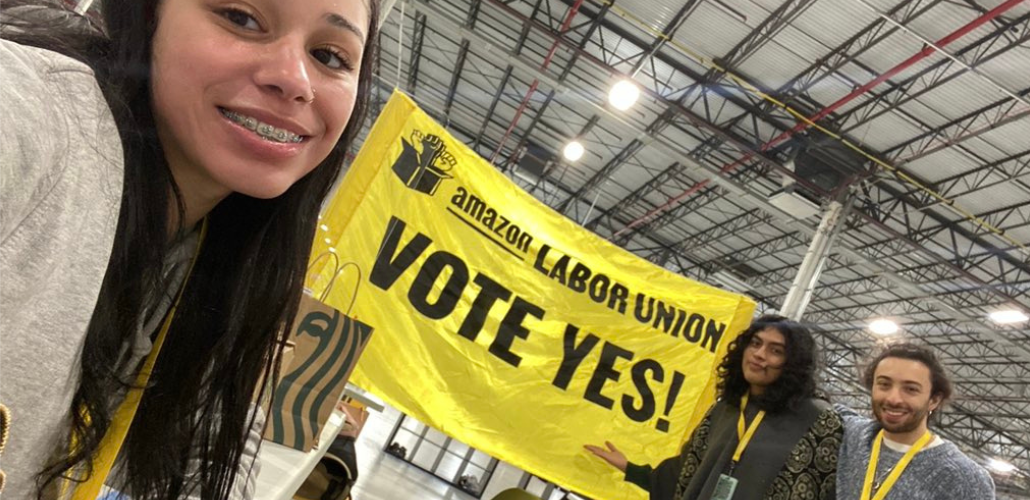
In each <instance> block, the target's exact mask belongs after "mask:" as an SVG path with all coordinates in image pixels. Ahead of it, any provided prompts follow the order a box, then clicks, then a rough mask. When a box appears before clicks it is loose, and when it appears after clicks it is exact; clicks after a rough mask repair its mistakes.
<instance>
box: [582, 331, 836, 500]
mask: <svg viewBox="0 0 1030 500" xmlns="http://www.w3.org/2000/svg"><path fill="white" fill-rule="evenodd" d="M815 359H816V348H815V341H814V340H813V339H812V335H811V334H810V333H809V332H808V329H807V328H805V327H804V326H802V325H800V324H798V323H795V322H793V321H790V320H788V319H787V318H784V317H781V316H762V317H760V318H758V319H756V320H755V321H754V322H752V323H751V326H749V327H748V328H747V329H746V330H744V332H742V333H741V334H740V336H738V337H737V338H736V339H735V340H734V341H733V342H732V343H731V344H730V346H729V349H728V351H727V353H726V357H725V358H723V361H722V364H721V365H720V367H719V383H718V391H719V400H718V401H717V402H716V403H715V405H713V406H712V407H711V408H710V409H709V410H708V414H707V415H705V418H704V419H703V420H702V421H701V423H700V424H699V425H698V426H697V428H696V429H695V430H694V432H693V434H692V435H691V436H690V439H688V440H687V442H686V443H685V444H684V445H683V449H682V452H681V453H680V455H679V456H676V457H672V458H669V459H667V460H665V461H663V462H662V463H661V464H659V465H658V466H656V467H653V468H652V467H651V466H650V465H638V464H634V463H631V462H629V461H628V460H627V458H626V456H624V455H623V454H622V453H621V452H619V450H618V449H617V448H616V447H615V445H613V444H611V443H606V447H607V449H604V448H600V447H597V446H587V449H588V450H590V451H592V452H593V453H594V454H595V455H597V456H599V457H601V458H602V459H604V460H606V461H607V462H608V463H609V464H611V465H612V466H614V467H616V468H618V469H620V470H622V471H624V472H625V473H626V481H629V482H631V483H633V484H636V485H638V486H640V487H641V488H643V489H644V490H646V491H648V492H649V494H650V498H651V500H674V499H675V500H690V499H696V498H733V499H734V500H761V499H778V498H797V497H799V495H798V494H797V492H801V491H804V492H805V494H804V495H800V497H803V498H812V499H819V500H821V499H832V498H835V491H836V484H835V477H836V476H835V473H836V457H837V451H838V447H839V446H840V441H841V436H842V435H843V428H842V424H841V421H840V418H839V417H838V416H837V414H836V413H834V411H833V409H832V408H830V406H829V404H828V403H827V402H825V401H822V400H817V399H815V398H814V395H815V388H816V385H815V369H816V363H815Z"/></svg>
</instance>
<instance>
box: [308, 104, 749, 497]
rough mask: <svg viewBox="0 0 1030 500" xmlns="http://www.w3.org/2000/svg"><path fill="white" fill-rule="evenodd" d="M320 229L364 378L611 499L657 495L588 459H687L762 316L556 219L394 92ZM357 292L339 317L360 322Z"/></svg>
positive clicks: (394, 401) (553, 475)
mask: <svg viewBox="0 0 1030 500" xmlns="http://www.w3.org/2000/svg"><path fill="white" fill-rule="evenodd" d="M322 222H323V226H322V230H321V232H320V233H319V236H318V238H317V240H316V245H315V249H314V251H313V257H316V256H319V255H322V254H323V253H324V252H327V251H329V250H330V248H331V249H332V251H334V252H336V253H337V254H338V255H339V257H340V261H341V262H342V263H348V262H353V263H356V264H357V267H358V268H360V270H361V273H362V275H361V277H360V280H359V286H358V291H357V298H356V303H355V304H354V308H353V316H354V317H355V318H359V319H360V320H361V321H363V322H365V323H368V324H370V325H372V326H373V327H374V328H375V329H376V335H375V336H373V337H372V339H371V341H370V343H369V345H368V347H367V348H366V350H365V353H364V355H363V357H362V359H361V361H360V363H359V364H358V368H357V370H356V371H355V373H354V376H353V379H352V380H353V381H354V382H355V383H357V384H358V385H360V386H362V387H364V388H366V389H368V390H370V391H372V392H373V393H375V394H377V395H379V396H381V397H382V398H383V399H384V400H386V401H387V402H389V403H390V404H391V405H393V406H395V407H397V408H399V409H400V410H401V411H403V412H404V413H406V414H408V415H411V416H412V417H414V418H417V419H418V420H420V421H422V422H425V423H426V424H428V425H430V426H432V427H434V428H436V429H439V430H440V431H442V432H444V433H445V434H447V435H449V436H451V437H453V438H454V439H457V440H459V441H461V442H464V443H466V444H468V445H470V446H472V447H474V448H478V449H480V450H482V451H483V452H485V453H488V454H490V455H492V456H494V457H496V458H499V459H501V460H504V461H506V462H508V463H511V464H513V465H515V466H517V467H520V468H522V469H524V470H526V471H529V472H531V473H533V474H535V475H537V476H540V477H542V478H544V479H547V480H550V481H553V482H555V483H557V484H559V485H561V486H563V487H565V488H568V489H571V490H573V491H576V492H579V493H582V494H584V495H587V496H589V497H592V498H595V499H598V500H615V499H631V498H632V499H639V498H645V496H644V495H643V493H642V492H641V490H639V489H637V488H636V487H635V486H632V485H630V484H628V483H624V482H623V481H622V477H621V475H620V474H618V473H616V472H614V469H612V468H611V467H609V466H608V465H607V464H605V463H604V462H602V461H601V460H600V459H598V458H596V457H594V456H592V455H590V454H589V452H587V451H585V450H584V449H583V445H584V444H587V443H591V444H600V443H603V442H604V441H605V440H609V441H612V442H613V443H615V444H616V445H617V446H618V447H619V448H620V449H621V450H623V451H624V452H625V453H626V455H627V456H628V457H629V459H630V461H632V462H634V463H641V464H644V463H651V464H655V465H657V463H658V462H659V461H660V460H662V459H664V458H668V457H671V456H673V455H675V454H676V453H678V452H679V448H680V445H681V444H682V443H683V441H684V440H685V438H686V437H687V436H688V435H689V432H690V430H691V429H693V427H694V426H695V425H696V423H697V421H698V420H699V419H700V418H701V416H703V414H704V412H705V411H706V410H707V408H708V406H709V405H710V404H711V403H712V401H713V399H714V398H713V394H714V384H715V375H714V373H715V368H716V366H717V364H718V361H719V360H720V359H721V358H722V356H723V354H724V353H725V351H726V347H727V345H728V344H729V343H730V341H731V340H732V339H733V338H734V337H735V336H736V335H737V334H738V333H739V332H740V331H742V330H743V329H744V328H745V327H746V325H747V323H748V322H749V321H750V319H751V314H752V310H753V308H754V303H753V302H752V301H750V300H749V299H748V298H746V297H743V296H740V295H737V294H733V293H729V292H726V291H723V290H720V289H717V288H713V287H710V286H707V285H704V284H701V283H697V282H693V281H690V280H688V279H685V278H683V277H682V276H679V275H677V274H674V273H671V272H669V271H666V270H664V269H662V268H660V267H657V266H655V265H653V264H651V263H649V262H647V261H645V260H643V259H641V258H639V257H637V256H634V255H632V254H630V253H629V252H627V251H625V250H623V249H621V248H619V247H617V246H615V245H612V244H611V243H609V242H608V241H606V240H604V239H602V238H600V237H598V236H596V235H594V234H593V233H591V232H590V231H587V230H586V229H583V228H582V227H580V226H578V225H576V224H575V223H573V222H572V221H570V220H568V219H566V218H565V217H563V216H562V215H560V214H558V213H556V212H554V211H553V210H551V209H550V208H548V207H547V206H545V205H544V204H542V203H540V202H539V201H537V200H536V199H535V198H533V197H532V196H530V195H529V194H527V193H525V192H524V191H522V190H521V189H519V188H518V187H517V186H516V185H515V184H514V183H512V182H511V181H509V180H508V179H507V178H506V177H504V175H502V174H501V173H500V172H498V171H497V170H496V169H494V168H493V167H492V166H491V165H490V164H489V163H488V162H487V161H486V160H483V159H482V158H480V157H479V156H477V155H476V153H475V152H473V151H472V150H471V149H469V148H468V147H466V146H465V145H464V144H463V143H461V142H460V141H458V140H455V139H454V138H452V137H451V136H450V135H449V134H448V133H447V131H446V130H445V129H444V128H443V127H441V126H440V125H438V124H437V123H435V122H434V121H433V120H432V119H431V118H429V117H428V116H427V115H426V114H425V113H423V112H422V111H421V110H420V109H418V107H417V106H416V105H415V104H414V103H413V102H412V101H411V100H410V99H409V98H408V97H406V96H404V95H403V94H400V93H396V92H395V93H394V95H393V97H392V98H391V99H390V102H389V103H388V104H387V106H386V108H385V109H384V110H383V112H382V114H381V115H380V117H379V119H378V121H377V122H376V124H375V126H374V127H373V129H372V132H371V134H370V135H369V137H368V139H367V140H366V141H365V143H364V146H363V147H362V149H361V152H360V154H359V155H358V157H357V159H356V160H355V162H354V164H353V165H352V166H351V168H350V170H349V171H348V172H347V176H346V178H345V179H344V182H343V184H342V185H341V187H340V190H339V191H338V194H337V195H336V197H335V198H334V199H333V200H332V201H331V203H330V205H329V207H328V208H327V210H326V212H325V213H324V215H323V219H322ZM329 261H330V259H322V260H321V261H320V262H329ZM332 274H333V271H332V270H331V269H328V268H326V269H323V272H322V273H321V274H320V275H319V278H318V279H319V280H320V283H317V284H320V285H321V286H323V287H324V286H325V283H326V282H327V280H328V277H329V276H331V275H332ZM353 283H354V278H353V275H351V276H349V277H341V278H340V279H339V280H338V282H337V283H336V284H335V285H334V286H333V288H332V290H331V292H330V294H329V298H328V300H327V302H328V303H329V304H330V305H333V306H335V307H337V308H340V309H347V308H348V306H349V305H350V302H351V299H352V297H353V289H354V285H353ZM316 288H318V287H317V286H316Z"/></svg>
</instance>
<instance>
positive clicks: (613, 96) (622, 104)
mask: <svg viewBox="0 0 1030 500" xmlns="http://www.w3.org/2000/svg"><path fill="white" fill-rule="evenodd" d="M638 97H640V87H637V84H635V83H633V82H632V81H631V80H619V81H618V82H617V83H616V84H615V85H613V86H612V90H611V91H610V92H608V102H609V103H610V104H611V105H612V107H614V108H615V109H617V110H619V111H626V110H627V109H629V108H630V107H632V106H633V103H635V102H637V98H638Z"/></svg>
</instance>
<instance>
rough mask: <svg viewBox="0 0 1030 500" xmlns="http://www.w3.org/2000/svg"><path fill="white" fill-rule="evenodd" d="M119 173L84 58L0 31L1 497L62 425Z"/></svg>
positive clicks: (146, 329) (177, 256) (12, 495)
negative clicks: (7, 417) (6, 416)
mask: <svg viewBox="0 0 1030 500" xmlns="http://www.w3.org/2000/svg"><path fill="white" fill-rule="evenodd" d="M123 171H124V167H123V158H122V149H121V142H120V140H119V135H118V131H117V128H116V126H115V123H114V119H113V117H112V115H111V112H110V109H109V108H108V106H107V102H106V101H105V99H104V97H103V95H102V94H101V92H100V89H99V87H98V86H97V83H96V79H95V78H94V76H93V72H92V71H91V70H90V68H89V67H87V66H86V65H84V64H82V63H79V62H77V61H75V60H73V59H70V58H68V57H65V56H62V55H60V54H57V53H54V52H50V51H46V50H42V49H37V48H33V47H26V46H23V45H19V44H16V43H13V42H10V41H6V40H0V280H2V281H0V402H2V403H3V404H5V405H7V406H8V407H9V408H10V410H11V423H10V425H11V428H10V438H9V443H8V445H7V448H6V450H5V451H4V454H3V456H2V457H0V469H2V470H3V471H5V472H6V473H7V485H6V487H5V490H4V492H3V498H4V499H5V500H7V499H10V500H22V499H27V498H30V497H32V495H33V493H32V492H33V488H34V476H35V474H36V473H38V472H39V471H40V470H41V469H42V468H43V466H44V465H45V462H46V460H47V459H48V458H49V457H50V456H51V454H52V453H54V452H55V450H56V449H57V447H58V444H59V443H60V442H61V441H62V440H63V438H65V437H67V435H68V432H69V422H70V408H71V398H72V395H73V394H74V392H75V388H76V386H77V384H78V378H77V377H78V373H79V371H78V363H79V354H80V352H81V348H82V343H83V340H84V338H85V334H86V326H87V324H88V323H89V319H90V316H91V315H92V313H93V308H94V307H95V305H96V301H97V296H98V293H99V291H100V284H101V282H102V280H103V277H104V273H105V271H106V269H107V262H108V259H109V257H110V253H111V247H112V243H113V241H114V234H115V228H116V223H117V218H118V208H119V203H120V201H121V191H122V177H123ZM190 240H191V239H190V238H187V240H186V241H184V242H180V243H181V244H182V246H183V247H184V248H185V247H190V248H188V249H186V250H187V251H185V252H180V251H173V252H171V257H172V260H173V261H172V262H168V263H166V266H167V267H166V270H165V271H166V276H167V277H169V278H170V279H169V286H170V290H177V289H178V287H179V285H180V284H181V281H182V275H183V274H185V269H184V266H183V263H184V262H186V261H188V259H189V256H190V255H191V252H190V251H189V250H192V243H191V241H190ZM192 240H193V241H195V238H194V239H192ZM165 295H166V296H171V295H174V292H172V293H168V294H165ZM168 305H169V304H168V301H165V300H162V301H160V302H159V303H158V304H157V307H156V308H155V309H154V310H152V311H151V312H150V314H149V316H150V317H149V318H141V328H140V331H139V332H137V343H136V349H135V350H134V352H133V353H132V354H131V355H133V356H134V357H136V358H137V359H138V358H142V357H143V356H145V355H146V353H147V352H149V347H150V335H149V333H150V331H151V330H153V329H154V328H156V326H155V325H157V324H158V323H159V321H160V317H162V316H164V311H166V310H167V307H168ZM117 397H118V396H115V399H116V398H117ZM112 403H113V404H117V401H112ZM263 424H264V418H263V415H261V414H260V412H259V415H258V418H257V419H256V420H255V425H254V428H253V429H251V431H250V434H249V435H248V441H247V446H246V449H245V450H244V453H243V456H242V458H241V464H240V467H241V469H240V472H239V474H240V477H241V478H243V480H238V481H237V482H236V485H235V487H234V493H233V498H250V497H252V496H253V493H254V480H255V475H256V471H257V467H256V463H255V457H256V455H257V445H258V444H259V443H260V429H261V427H262V426H263Z"/></svg>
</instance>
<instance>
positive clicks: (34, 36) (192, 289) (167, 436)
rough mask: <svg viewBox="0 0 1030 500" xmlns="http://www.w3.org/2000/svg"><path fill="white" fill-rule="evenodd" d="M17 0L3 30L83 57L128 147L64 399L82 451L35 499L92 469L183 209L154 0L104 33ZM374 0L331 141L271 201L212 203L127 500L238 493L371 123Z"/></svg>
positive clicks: (132, 0) (134, 436) (159, 372)
mask: <svg viewBox="0 0 1030 500" xmlns="http://www.w3.org/2000/svg"><path fill="white" fill-rule="evenodd" d="M16 1H17V0H8V1H5V5H4V12H3V14H5V15H4V25H5V26H4V31H3V36H4V37H5V38H9V39H12V40H14V41H17V42H20V43H24V44H28V45H34V46H39V47H42V48H45V49H50V50H54V51H57V52H61V53H64V54H65V55H68V56H70V57H73V58H76V59H79V60H81V61H82V62H85V63H86V64H88V65H89V66H91V67H92V68H93V70H94V72H95V73H96V76H97V81H98V82H99V84H100V87H101V89H102V91H103V92H104V95H105V97H106V98H107V100H108V102H109V104H110V107H111V109H112V112H113V113H114V116H115V121H116V122H117V125H118V129H119V133H120V135H121V140H122V146H123V150H124V157H125V176H124V191H123V196H122V203H121V211H120V214H119V218H118V226H117V233H116V237H115V245H114V248H113V250H112V253H111V258H110V261H109V263H108V269H107V274H106V276H105V278H104V282H103V285H102V288H101V291H100V297H99V299H98V302H97V306H96V309H95V311H94V313H93V317H92V319H91V321H90V324H89V327H88V331H87V333H86V341H85V344H84V347H83V350H82V355H81V368H80V370H81V374H80V380H79V386H78V389H77V391H76V393H75V396H74V400H73V403H72V404H73V407H72V408H73V409H76V411H72V412H71V414H72V423H71V425H72V429H71V432H72V435H73V436H74V442H76V443H77V446H76V447H75V448H74V449H71V450H69V452H68V454H67V456H66V457H64V458H61V459H58V460H57V461H55V462H53V463H52V464H51V465H50V466H49V467H48V468H47V469H45V470H44V471H42V472H41V473H40V474H39V476H38V477H37V486H38V487H39V492H38V496H39V498H42V496H43V491H44V490H45V489H47V488H49V487H52V486H53V485H54V484H55V483H56V482H57V481H58V480H60V478H61V477H66V476H67V475H68V474H69V472H70V471H72V470H74V469H76V468H79V467H85V468H86V469H87V470H88V469H89V467H91V465H92V464H91V457H92V455H93V453H94V452H95V451H96V449H97V447H98V445H99V443H100V440H101V438H102V437H103V435H104V433H105V432H106V431H107V429H108V427H109V425H110V423H111V413H112V408H111V398H112V397H113V396H114V395H116V394H119V393H120V392H121V391H123V390H124V389H125V386H126V381H125V380H123V379H122V378H123V377H122V375H121V374H122V373H124V372H125V370H126V369H128V370H131V369H132V368H131V367H126V366H124V365H125V363H127V360H125V359H120V358H119V354H120V353H121V352H123V347H124V346H125V345H126V343H131V342H132V341H133V339H134V337H135V332H136V329H137V321H138V320H139V318H140V316H141V314H142V311H143V308H144V306H145V304H144V303H143V300H144V297H147V296H148V293H149V294H150V296H153V293H155V292H157V293H171V292H169V291H167V290H163V286H164V285H163V284H162V281H161V280H162V278H161V268H162V263H163V261H164V258H165V253H166V251H167V249H168V227H169V210H168V207H169V203H170V202H171V201H172V200H173V198H172V196H174V197H175V198H174V199H175V200H177V201H178V205H179V212H180V213H179V217H178V220H182V214H183V206H182V203H181V200H179V196H178V188H177V187H176V185H175V182H174V180H173V179H172V175H171V173H170V171H169V169H168V165H167V162H166V161H165V157H164V153H163V151H162V148H161V145H160V143H159V141H158V140H157V135H156V131H155V127H154V116H153V113H152V110H151V101H150V99H151V93H150V92H151V81H150V71H151V66H150V64H151V47H152V45H151V42H152V38H153V35H154V31H155V29H156V19H157V16H156V9H157V4H158V0H125V1H112V0H108V1H105V2H103V3H102V5H101V7H100V12H101V17H102V20H101V22H99V23H97V24H99V25H100V26H101V28H100V29H98V28H96V27H95V26H96V25H95V24H92V23H87V22H85V20H84V18H81V17H77V16H74V15H71V16H69V15H67V14H61V15H54V13H53V12H51V13H50V14H47V15H44V16H38V14H39V13H40V12H42V11H40V10H38V9H37V10H32V9H28V8H26V7H25V5H24V4H27V3H29V2H24V1H23V2H17V3H16ZM367 2H368V7H369V11H370V16H369V19H370V21H369V26H368V38H367V41H366V45H365V48H364V54H363V57H362V61H361V70H360V71H361V73H360V77H359V83H358V90H357V96H358V99H357V102H356V104H355V107H354V111H353V114H352V116H351V118H350V121H349V122H348V124H347V127H346V129H345V130H344V133H343V136H342V137H341V138H340V140H339V142H338V143H337V144H336V147H335V148H334V149H333V150H332V152H331V153H330V154H329V156H328V157H327V158H326V159H325V160H324V161H323V162H322V163H321V164H320V165H319V166H318V167H317V168H315V169H314V170H313V171H312V172H311V173H310V174H308V175H307V176H305V177H304V178H302V179H300V180H299V181H297V182H296V183H295V184H294V185H293V186H292V187H290V188H289V189H288V190H287V191H286V192H285V193H284V194H283V195H281V196H279V197H278V198H275V199H271V200H260V199H255V198H251V197H248V196H244V195H240V194H232V195H230V196H229V197H228V198H226V199H225V200H223V201H222V202H221V203H220V204H218V206H217V207H215V209H214V210H212V211H211V212H210V213H209V214H208V233H207V238H206V240H205V241H204V246H203V251H202V253H201V254H200V255H199V257H198V259H197V262H196V265H195V268H194V271H193V274H192V276H191V278H190V279H189V282H188V284H187V285H186V289H185V291H184V295H183V299H182V302H181V304H180V305H179V309H178V313H177V314H176V316H175V321H174V323H173V325H172V327H171V330H170V331H169V334H168V337H167V340H166V341H165V344H164V347H163V348H162V351H161V356H160V357H159V358H158V361H157V364H156V366H155V368H154V372H153V375H152V376H151V379H150V385H149V387H148V389H147V390H146V391H145V393H144V395H143V399H142V401H141V403H140V406H139V410H138V413H137V415H136V420H135V422H136V424H135V425H133V426H132V428H131V431H130V433H129V435H128V438H127V441H126V443H125V445H124V446H123V448H122V454H123V458H124V461H123V462H122V463H123V464H124V465H125V467H126V468H125V470H124V472H125V473H124V474H122V475H120V477H121V478H122V480H123V482H124V484H122V485H121V486H122V487H123V488H125V490H126V491H131V492H132V496H133V498H134V499H136V500H149V499H171V498H177V497H179V496H180V495H182V494H184V493H188V492H189V491H190V490H192V491H194V492H199V493H200V496H201V498H203V499H223V498H226V497H227V496H228V495H229V492H230V491H231V489H232V488H233V482H234V479H235V475H236V471H237V467H238V466H239V461H240V456H241V452H242V449H243V446H244V442H245V440H244V438H245V436H246V435H247V431H248V429H249V427H250V425H251V424H252V422H253V415H252V413H251V412H250V411H249V405H250V404H251V402H252V395H253V394H255V391H256V390H257V391H260V392H264V390H265V389H266V388H267V387H268V384H270V378H274V376H275V375H274V374H275V373H277V363H278V361H277V360H278V356H279V351H280V347H279V342H277V339H278V335H279V334H280V332H281V331H283V329H284V328H286V327H287V325H290V324H292V320H293V317H294V315H295V314H296V311H297V304H298V302H299V299H300V295H301V291H302V287H303V280H304V275H305V269H306V265H307V261H308V256H309V253H310V252H311V245H312V241H313V239H314V234H315V231H316V227H317V223H318V220H317V216H318V212H319V209H320V206H321V203H322V202H323V200H324V199H325V197H326V196H327V195H328V193H329V190H330V189H331V187H332V185H333V182H334V180H335V179H336V177H337V176H338V174H339V172H340V169H341V167H342V165H343V163H344V160H345V155H346V153H347V150H348V148H349V146H350V144H351V141H352V140H353V139H354V137H355V136H356V135H357V133H358V132H359V131H360V129H361V127H362V125H363V122H364V118H365V114H366V110H367V98H368V96H369V95H370V92H369V91H370V86H371V82H372V73H373V68H374V64H375V63H376V57H377V47H378V36H377V26H378V1H377V0H367ZM35 3H38V2H35ZM54 6H57V7H60V4H51V7H54ZM55 20H56V21H55ZM19 23H20V24H19ZM40 451H41V452H43V451H42V450H40ZM189 460H192V461H194V462H193V463H194V464H199V466H197V467H196V469H195V470H192V472H197V473H199V477H196V478H193V479H191V480H189V481H187V478H186V474H187V472H188V471H187V470H186V467H187V465H186V464H187V461H189ZM191 469H192V468H191Z"/></svg>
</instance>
